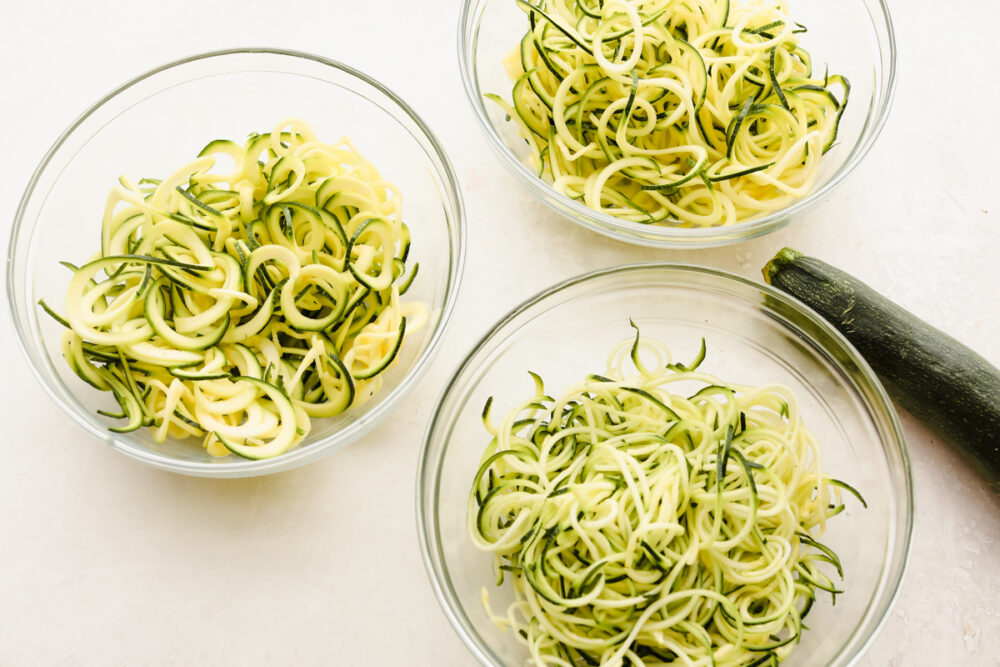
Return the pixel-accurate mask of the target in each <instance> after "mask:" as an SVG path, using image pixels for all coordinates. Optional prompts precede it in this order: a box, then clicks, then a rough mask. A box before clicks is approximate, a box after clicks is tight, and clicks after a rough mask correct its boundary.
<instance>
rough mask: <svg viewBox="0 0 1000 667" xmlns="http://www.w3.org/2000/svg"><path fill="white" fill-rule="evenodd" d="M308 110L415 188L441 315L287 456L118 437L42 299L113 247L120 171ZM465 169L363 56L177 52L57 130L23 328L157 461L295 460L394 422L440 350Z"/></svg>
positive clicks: (416, 221) (231, 466)
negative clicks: (354, 401)
mask: <svg viewBox="0 0 1000 667" xmlns="http://www.w3.org/2000/svg"><path fill="white" fill-rule="evenodd" d="M288 117H298V118H302V119H304V120H306V121H307V122H309V123H310V124H311V125H312V127H313V129H314V130H315V131H316V134H317V136H319V137H320V138H321V139H324V140H326V141H328V142H331V143H332V142H336V141H338V140H339V139H340V138H341V137H343V136H345V135H346V136H349V137H350V138H351V140H352V141H353V142H354V144H355V145H356V146H357V147H358V149H359V150H360V151H361V152H362V153H363V154H364V155H365V157H366V158H367V159H369V160H370V161H371V162H372V163H373V164H375V165H376V166H377V167H378V169H379V170H380V171H381V173H382V175H383V176H384V177H385V178H386V180H388V181H389V182H391V183H394V184H396V185H397V186H398V187H399V188H400V190H401V191H402V193H403V216H404V219H405V220H406V222H407V224H408V225H409V227H410V230H411V232H412V237H413V245H412V250H411V252H410V260H409V261H417V262H420V272H419V274H418V276H417V279H416V281H415V282H414V284H413V287H412V289H411V290H410V292H408V298H411V299H416V300H419V301H422V302H423V303H425V304H427V306H428V307H429V310H430V318H429V321H428V322H427V325H426V326H425V327H424V328H423V329H420V330H417V331H413V332H412V333H411V332H407V337H406V342H405V344H404V346H403V348H402V350H401V352H400V358H399V360H398V362H397V363H396V364H394V365H393V367H392V368H391V369H390V370H389V371H387V373H386V375H385V376H384V377H385V384H384V386H383V388H382V391H381V392H380V393H379V394H377V395H376V397H375V398H374V399H373V400H371V401H370V402H368V403H366V404H364V405H363V406H360V407H358V408H354V409H351V410H348V411H346V412H344V413H342V414H341V415H338V416H337V417H334V418H331V419H322V420H314V421H313V430H312V432H311V433H310V434H309V436H308V437H307V438H306V440H305V441H304V442H303V443H302V444H301V445H299V446H298V447H296V448H295V449H292V450H290V451H288V452H287V453H285V454H282V455H281V456H279V457H276V458H273V459H268V460H262V461H249V460H245V459H240V458H237V457H235V456H227V457H223V458H214V457H212V456H211V455H209V454H208V453H207V452H205V451H204V449H202V448H201V447H200V446H199V445H198V443H197V442H196V441H195V440H193V439H191V440H187V441H183V442H181V441H172V440H168V441H167V442H166V443H164V444H158V443H156V442H154V441H153V439H152V437H151V435H150V434H149V433H148V432H147V430H145V429H142V430H139V431H134V432H132V433H127V434H114V433H110V432H108V430H107V427H108V425H109V423H111V422H109V421H108V420H106V419H105V418H103V417H101V416H99V415H97V414H96V413H95V411H96V410H97V409H98V408H105V409H109V408H112V407H113V406H114V405H115V403H114V399H113V398H112V396H111V394H110V393H103V392H99V391H97V390H95V389H93V388H92V387H90V386H89V385H86V384H84V383H83V382H82V381H81V380H80V379H79V378H78V377H77V376H76V375H75V374H74V373H73V372H72V371H71V370H70V369H69V366H68V365H67V364H66V362H65V361H64V360H63V359H62V358H61V354H60V349H59V340H60V329H61V328H60V326H59V325H58V324H56V323H55V322H54V321H53V320H52V319H50V318H49V317H48V316H46V315H45V314H44V313H42V312H41V310H40V308H38V307H37V306H36V304H37V302H38V300H39V299H40V298H44V299H45V300H46V302H47V303H49V304H52V305H54V306H56V307H57V308H58V309H59V310H62V304H63V303H64V302H65V294H66V287H67V285H68V283H69V279H70V277H71V276H70V273H69V272H68V271H66V270H65V269H64V268H63V267H61V266H59V261H60V260H66V261H70V262H74V263H77V264H79V263H82V262H83V261H85V260H86V259H87V258H88V257H89V256H90V255H91V254H92V253H93V252H95V251H97V250H98V249H99V248H100V229H101V216H102V213H103V210H104V200H105V198H106V197H107V193H108V191H109V189H110V188H111V186H112V185H114V184H115V182H116V180H117V179H118V177H119V175H121V174H127V175H129V176H130V177H132V178H133V180H138V179H139V178H141V177H143V176H156V175H164V174H166V173H169V172H170V171H171V170H173V169H174V168H176V167H179V166H180V165H183V164H186V163H187V162H189V161H190V160H191V159H192V158H193V157H194V156H195V155H197V152H198V151H199V150H200V149H201V148H202V147H203V146H204V145H205V144H207V143H208V142H209V141H211V140H213V139H221V138H227V139H236V140H241V139H242V138H243V137H246V135H248V134H249V133H251V132H266V131H270V130H271V128H272V127H273V126H274V125H275V124H276V123H277V122H279V121H280V120H282V119H285V118H288ZM460 192H461V191H460V188H459V186H458V184H457V181H456V178H455V174H454V171H453V169H452V167H451V165H450V163H449V161H448V158H447V157H446V156H445V153H444V151H443V149H442V148H441V145H440V144H439V143H438V141H437V139H436V138H435V137H434V135H433V134H432V133H431V131H430V130H429V129H428V128H427V126H426V125H425V124H424V122H423V121H422V120H421V119H420V117H419V116H417V114H416V113H415V112H414V111H413V110H412V109H410V108H409V107H408V106H407V105H406V103H404V102H403V101H402V100H401V99H399V98H398V97H397V96H396V95H395V94H394V93H393V92H392V91H390V90H389V89H387V88H386V87H385V86H383V85H382V84H380V83H379V82H377V81H375V80H373V79H371V78H370V77H368V76H366V75H364V74H362V73H361V72H358V71H357V70H355V69H352V68H351V67H348V66H346V65H343V64H341V63H337V62H334V61H331V60H326V59H324V58H320V57H317V56H313V55H309V54H305V53H296V52H291V51H277V50H270V49H236V50H230V51H219V52H214V53H206V54H202V55H197V56H193V57H191V58H186V59H184V60H180V61H177V62H173V63H169V64H167V65H164V66H163V67H159V68H157V69H155V70H153V71H151V72H148V73H146V74H143V75H142V76H139V77H137V78H136V79H134V80H132V81H130V82H128V83H126V84H124V85H123V86H121V87H120V88H118V89H116V90H114V91H112V92H111V93H110V94H109V95H107V96H106V97H104V98H103V99H101V100H100V101H99V102H97V103H96V104H95V105H94V106H93V107H91V108H90V109H89V110H87V111H86V112H85V113H84V114H83V115H82V116H80V118H79V119H77V121H76V122H74V123H73V124H72V125H71V126H70V127H69V129H67V130H66V132H64V133H63V135H62V136H61V137H60V138H59V139H58V140H57V141H56V143H55V144H54V145H53V146H52V148H51V149H50V150H49V152H48V154H47V155H46V156H45V158H44V159H43V160H42V162H41V164H40V165H39V166H38V169H37V170H36V171H35V174H34V176H33V177H32V179H31V182H30V183H29V185H28V188H27V191H26V192H25V194H24V198H23V199H22V201H21V204H20V207H19V208H18V210H17V216H16V218H15V221H14V227H13V232H12V234H11V242H10V249H9V255H8V260H7V280H8V284H7V290H8V297H9V302H10V307H11V312H12V316H13V322H14V326H15V329H16V330H17V336H18V340H19V342H20V344H21V346H22V348H23V349H24V352H25V354H26V355H27V357H28V361H29V363H30V364H31V367H32V369H33V370H34V372H35V375H36V376H37V377H38V379H39V380H40V381H41V383H42V385H43V386H44V387H45V389H46V391H47V392H48V393H49V395H50V396H52V398H53V399H54V400H55V401H56V403H58V404H59V406H60V407H61V408H63V409H64V410H65V411H66V413H67V414H68V415H70V417H72V418H73V419H74V420H75V421H76V422H77V423H78V424H80V425H81V426H83V427H84V428H85V429H86V430H87V431H88V432H89V433H91V434H93V435H94V436H95V437H97V438H100V439H101V440H103V441H104V442H106V443H107V444H108V445H110V446H112V447H114V448H115V449H117V450H119V451H122V452H124V453H126V454H128V455H130V456H133V457H135V458H138V459H140V460H142V461H145V462H146V463H150V464H152V465H155V466H158V467H161V468H166V469H168V470H172V471H175V472H180V473H186V474H191V475H200V476H206V477H242V476H249V475H260V474H265V473H271V472H276V471H279V470H286V469H288V468H293V467H295V466H298V465H302V464H304V463H307V462H309V461H313V460H315V459H317V458H319V457H321V456H323V455H325V454H329V453H330V452H333V451H335V450H337V449H339V448H341V447H344V446H345V445H347V444H349V443H350V442H352V441H354V440H356V439H357V438H359V437H360V436H361V435H363V434H364V433H366V432H368V431H369V430H370V429H372V428H373V427H374V426H375V425H376V424H377V423H378V422H379V421H381V420H382V419H384V418H385V417H386V416H387V415H389V413H390V412H391V410H392V409H393V407H394V406H395V405H396V404H398V403H399V401H400V399H401V398H402V397H403V396H404V395H405V394H406V393H407V392H408V391H409V390H410V389H412V388H413V386H414V384H415V383H416V382H417V380H418V379H419V378H420V376H421V375H422V374H423V372H424V370H425V369H426V368H427V365H428V363H429V362H430V360H431V358H432V356H433V355H434V353H435V352H436V351H437V348H438V345H439V343H440V341H441V336H442V333H443V331H444V328H445V325H446V324H447V322H448V319H449V317H450V315H451V311H452V307H453V305H454V302H455V296H456V293H457V291H458V285H459V281H460V278H461V275H462V263H463V254H464V250H465V231H464V230H465V219H464V211H463V205H462V199H461V194H460Z"/></svg>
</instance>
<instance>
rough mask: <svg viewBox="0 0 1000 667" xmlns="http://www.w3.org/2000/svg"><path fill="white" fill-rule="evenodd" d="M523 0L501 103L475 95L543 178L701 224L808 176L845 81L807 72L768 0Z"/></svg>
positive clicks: (753, 212) (737, 215)
mask: <svg viewBox="0 0 1000 667" xmlns="http://www.w3.org/2000/svg"><path fill="white" fill-rule="evenodd" d="M512 1H513V0H512ZM538 1H539V4H537V5H535V4H531V3H530V2H527V0H516V2H517V3H518V4H519V5H520V6H521V7H522V8H523V9H524V10H525V12H526V13H527V15H528V22H529V27H528V31H527V32H526V34H525V35H524V38H523V39H522V40H521V43H520V46H519V47H518V48H516V49H515V50H513V51H512V52H511V53H510V54H509V56H508V57H507V58H506V59H505V62H504V64H505V66H506V68H507V71H508V74H509V75H510V77H511V79H512V80H513V81H514V87H513V91H512V101H513V105H509V104H507V103H506V102H505V101H503V100H502V99H501V98H500V97H498V96H496V95H492V94H490V95H487V97H488V98H490V99H492V100H493V101H495V102H496V103H497V104H499V105H500V106H501V107H503V108H504V109H505V110H506V112H507V114H508V116H509V117H510V118H511V119H512V120H513V121H515V122H516V123H517V124H518V126H519V129H520V133H521V135H522V136H523V137H524V138H525V139H526V140H527V142H528V145H529V148H530V151H531V154H530V157H531V161H532V163H533V165H534V167H535V168H536V169H537V170H538V175H539V177H540V178H545V179H547V180H550V181H551V183H552V187H553V188H555V190H556V191H558V192H559V193H561V194H563V195H565V196H567V197H570V198H572V199H575V200H579V201H580V202H582V203H583V204H584V205H586V206H587V207H589V208H591V209H594V210H595V211H599V212H601V213H606V214H609V215H612V216H615V217H618V218H621V219H624V220H628V221H632V222H637V223H659V224H665V225H672V226H680V227H713V226H721V225H730V224H735V223H737V222H744V221H747V220H751V219H753V218H755V217H760V216H763V215H766V214H767V213H769V212H772V211H775V210H778V209H780V208H783V207H785V206H787V205H789V203H791V202H792V201H793V200H794V199H796V198H799V197H802V196H804V195H805V194H806V193H808V191H809V190H810V189H811V188H812V185H813V183H814V182H815V179H816V175H817V171H818V166H819V162H820V159H821V156H822V154H823V153H825V152H826V151H827V150H828V149H829V148H830V147H831V146H832V145H833V144H834V142H835V140H836V137H837V127H838V125H839V123H840V118H841V115H842V114H843V111H844V108H845V106H846V104H847V100H848V95H849V93H850V84H849V83H848V81H847V79H845V78H844V77H843V76H840V75H830V74H828V73H827V74H825V75H823V76H816V75H814V74H813V72H812V59H811V57H810V55H809V53H808V52H806V51H805V50H804V49H803V48H802V47H801V46H799V44H798V39H797V34H798V33H800V32H804V31H805V28H803V27H802V26H800V25H798V24H796V23H794V22H793V21H792V20H791V19H790V18H789V17H788V15H787V12H786V10H785V7H784V5H783V3H782V2H781V1H780V0H745V1H741V0H733V4H732V5H731V6H730V0H685V1H684V2H680V0H538ZM834 86H838V87H839V88H840V89H841V90H842V91H843V92H842V94H841V97H840V99H838V97H837V96H835V95H834V93H833V91H832V88H833V87H834Z"/></svg>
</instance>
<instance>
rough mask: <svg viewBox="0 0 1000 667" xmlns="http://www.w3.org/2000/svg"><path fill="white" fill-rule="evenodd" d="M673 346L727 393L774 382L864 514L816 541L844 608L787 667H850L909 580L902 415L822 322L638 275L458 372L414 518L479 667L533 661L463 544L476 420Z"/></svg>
mask: <svg viewBox="0 0 1000 667" xmlns="http://www.w3.org/2000/svg"><path fill="white" fill-rule="evenodd" d="M629 318H632V319H633V320H635V322H636V323H637V324H638V325H639V327H640V329H641V331H642V333H643V335H648V336H652V337H655V338H659V339H660V340H663V341H664V342H666V343H667V344H668V345H669V346H670V348H671V350H672V352H673V353H674V356H675V358H676V359H680V360H686V359H690V358H694V356H695V355H696V353H697V351H698V349H699V347H700V342H701V339H702V337H704V338H705V340H706V343H707V348H708V356H707V357H706V360H705V362H704V363H703V364H702V366H701V370H704V371H706V372H709V373H712V374H714V375H717V376H720V377H721V378H723V379H725V380H726V381H730V382H738V383H746V384H751V385H760V384H766V383H771V382H780V383H783V384H785V385H787V386H788V387H790V388H791V389H792V391H793V392H794V393H795V395H796V396H797V397H798V399H799V402H800V407H801V414H802V415H803V420H804V421H805V423H806V425H807V426H808V428H809V429H810V431H812V432H813V433H814V434H815V435H816V437H817V439H818V441H819V443H820V445H821V447H822V451H823V461H824V470H825V471H826V472H827V473H828V474H830V475H832V476H834V477H836V478H839V479H844V480H846V481H848V482H849V483H852V484H854V485H855V486H856V488H858V489H859V490H860V491H861V493H862V494H863V495H864V496H865V498H866V500H867V501H868V509H862V508H861V507H860V506H859V505H858V504H857V503H848V507H849V509H848V510H847V511H846V512H845V513H844V514H843V515H840V516H838V517H836V518H835V519H833V520H831V521H830V522H829V523H828V525H827V531H826V532H825V533H824V535H823V542H824V543H826V544H828V545H829V546H830V547H832V548H833V550H834V551H835V552H836V553H837V554H838V555H839V556H840V558H841V560H842V562H843V566H844V572H845V579H844V582H843V586H842V587H843V588H844V589H845V590H846V592H845V593H844V594H843V595H838V596H837V603H836V606H833V605H831V604H830V598H829V596H827V595H825V594H823V595H821V596H820V597H819V598H818V601H817V604H816V606H815V607H814V608H813V610H812V612H811V613H810V615H809V618H808V619H807V625H808V626H809V627H810V628H811V629H810V630H807V631H806V632H804V633H803V636H802V641H801V643H800V644H799V646H798V647H796V648H795V650H793V651H792V653H791V655H790V656H789V658H788V659H787V660H786V661H785V662H784V663H782V664H783V665H787V666H788V667H843V666H845V665H850V664H852V663H853V662H854V661H855V659H856V658H858V656H859V655H860V654H861V653H862V651H863V650H864V648H865V647H866V646H867V644H868V643H869V642H870V641H871V639H872V637H873V635H874V633H875V631H876V630H877V629H878V627H879V625H880V624H881V623H882V621H883V620H884V619H885V617H886V614H887V613H888V611H889V607H890V605H891V603H892V600H893V598H894V596H895V594H896V590H897V587H898V586H899V583H900V580H901V578H902V575H903V570H904V566H905V563H906V558H907V552H908V549H909V544H910V533H911V528H912V518H913V496H912V482H911V479H910V466H909V458H908V455H907V451H906V445H905V442H904V439H903V434H902V432H901V430H900V426H899V422H898V420H897V417H896V413H895V411H894V410H893V408H892V405H891V404H890V402H889V399H888V397H887V396H886V393H885V391H884V390H883V389H882V386H881V385H880V384H879V382H878V380H877V378H876V377H875V376H874V374H873V373H872V370H871V369H870V368H869V367H868V365H867V364H866V363H865V362H864V360H863V359H861V357H860V356H859V355H858V353H857V351H856V350H854V348H853V347H851V345H850V344H849V343H848V342H847V341H846V340H845V339H844V338H843V337H842V336H841V335H840V334H839V333H838V332H837V331H835V330H834V329H833V328H832V327H831V326H830V325H829V324H828V323H827V322H825V321H824V320H822V319H821V318H819V317H818V316H817V315H815V314H814V313H812V311H810V310H808V309H807V308H806V307H805V306H803V305H802V304H800V303H799V302H798V301H796V300H794V299H791V298H789V297H788V296H785V295H783V294H781V293H780V292H777V291H776V290H774V289H772V288H770V287H768V286H766V285H761V284H757V283H754V282H752V281H749V280H746V279H744V278H740V277H738V276H735V275H732V274H728V273H725V272H722V271H717V270H714V269H708V268H700V267H694V266H684V265H671V264H640V265H632V266H623V267H620V268H614V269H606V270H601V271H597V272H595V273H591V274H588V275H585V276H582V277H579V278H575V279H572V280H569V281H567V282H564V283H562V284H560V285H557V286H555V287H553V288H551V289H548V290H546V291H544V292H542V293H541V294H539V295H538V296H536V297H534V298H532V299H531V300H529V301H527V302H526V303H524V304H523V305H521V306H520V307H518V308H517V309H516V310H514V311H513V312H511V313H510V314H509V315H507V316H506V317H505V318H503V319H502V320H500V321H499V322H498V323H497V324H496V325H495V326H494V327H492V328H491V329H490V331H489V333H488V334H486V336H484V337H483V339H482V340H480V341H479V343H478V344H477V345H476V346H475V348H474V349H473V350H472V352H470V353H469V355H468V356H467V357H466V358H465V360H464V361H463V362H462V363H461V365H460V366H459V367H458V369H457V370H456V371H455V373H454V374H453V375H452V377H451V380H450V381H449V383H448V385H447V388H446V389H445V391H444V393H443V395H442V397H441V399H440V402H439V404H438V407H437V410H436V412H435V414H434V416H433V420H432V421H431V423H430V425H429V428H428V431H427V435H426V440H425V443H424V449H423V452H422V455H421V460H420V466H419V469H418V473H417V475H418V476H417V515H418V528H419V533H420V540H421V548H422V551H423V555H424V559H425V564H426V566H427V570H428V573H429V575H430V578H431V582H432V584H433V587H434V591H435V593H436V594H437V597H438V600H439V601H440V603H441V606H442V607H443V609H444V611H445V614H446V615H447V617H448V619H449V620H450V621H451V623H452V625H453V626H454V628H455V630H456V631H457V632H458V634H459V636H460V637H461V638H462V640H463V641H464V642H465V644H466V645H467V646H468V647H469V649H470V650H471V651H472V653H473V654H474V655H475V656H476V658H478V659H479V661H480V662H481V663H482V664H484V665H506V666H508V667H514V666H515V665H522V664H524V662H525V658H526V656H527V651H526V650H525V649H524V648H523V646H522V645H521V644H519V643H518V642H517V641H516V640H515V639H514V637H513V636H512V634H511V633H510V632H503V631H501V630H500V629H498V628H497V627H496V626H495V625H493V623H492V622H491V621H490V620H489V619H488V617H487V616H486V613H485V612H484V610H483V605H482V597H481V590H482V589H483V588H484V587H486V588H487V589H489V591H490V600H491V604H492V605H493V608H494V610H496V611H501V610H504V609H506V605H507V604H508V603H509V602H510V601H511V600H512V596H511V594H510V590H509V588H496V585H495V577H494V574H493V569H492V560H493V557H492V555H491V554H488V553H486V552H483V551H480V550H479V549H477V548H476V547H475V546H474V545H473V543H472V540H471V539H470V538H469V536H468V534H467V524H466V508H467V503H468V498H469V491H470V488H471V485H472V480H473V476H474V475H475V472H476V470H477V468H478V465H479V462H480V459H481V457H482V454H483V451H484V449H485V448H486V445H487V444H488V442H489V436H488V434H487V433H486V432H485V430H484V428H483V425H482V420H481V415H482V409H483V405H484V403H485V402H486V399H487V397H489V396H493V397H495V398H494V402H493V414H494V415H496V416H497V417H496V418H497V419H499V418H500V416H501V415H503V414H504V413H505V412H506V411H507V409H509V407H511V406H512V405H513V404H514V403H516V402H517V401H520V400H523V398H524V397H525V396H526V395H528V394H529V393H530V392H531V391H532V384H531V382H532V381H531V378H530V377H529V376H528V371H529V370H531V371H534V372H536V373H538V374H539V375H541V377H542V378H544V380H545V386H546V387H547V388H548V391H550V392H556V394H558V392H559V391H560V389H559V388H560V387H563V386H566V385H568V384H570V383H572V382H575V381H578V380H580V379H581V378H583V377H584V376H585V375H586V374H588V373H593V372H597V373H599V372H601V371H602V370H603V368H604V362H605V359H606V357H607V354H608V352H609V351H610V350H611V348H612V347H613V346H614V345H615V344H617V343H618V342H620V341H621V340H623V339H628V338H631V337H632V336H633V335H634V332H633V331H632V329H631V328H630V326H629Z"/></svg>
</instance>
